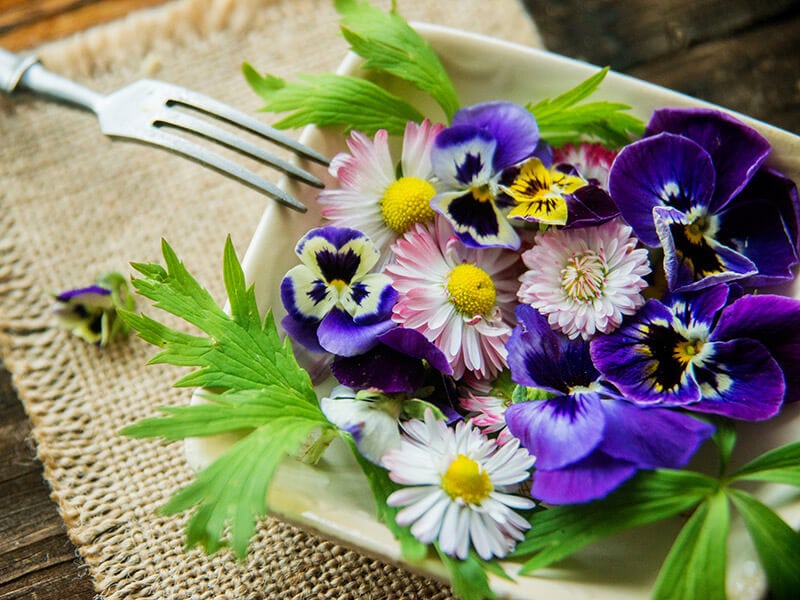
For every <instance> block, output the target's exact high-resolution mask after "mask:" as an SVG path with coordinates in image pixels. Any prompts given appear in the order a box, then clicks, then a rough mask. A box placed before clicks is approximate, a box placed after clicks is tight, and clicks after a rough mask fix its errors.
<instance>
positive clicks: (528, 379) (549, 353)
mask: <svg viewBox="0 0 800 600" xmlns="http://www.w3.org/2000/svg"><path fill="white" fill-rule="evenodd" d="M515 312H516V315H517V319H518V320H519V323H520V324H519V325H518V326H517V327H515V328H514V331H513V333H512V334H511V337H510V338H509V340H508V342H506V349H507V350H508V366H509V368H510V369H511V378H512V379H513V380H514V382H515V383H518V384H520V385H525V386H528V387H536V388H542V389H545V390H547V391H550V392H555V393H562V394H563V393H566V392H567V391H568V387H567V385H566V384H565V383H564V379H563V377H561V373H560V371H559V368H560V367H561V364H562V363H563V361H562V360H561V356H560V354H561V352H560V349H559V347H558V342H557V341H556V336H555V333H554V332H553V330H552V329H551V328H550V325H549V324H548V323H547V319H545V318H544V317H543V316H542V315H541V314H540V313H539V311H537V310H536V309H534V308H531V307H530V306H528V305H527V304H521V305H519V306H518V307H517V309H516V311H515Z"/></svg>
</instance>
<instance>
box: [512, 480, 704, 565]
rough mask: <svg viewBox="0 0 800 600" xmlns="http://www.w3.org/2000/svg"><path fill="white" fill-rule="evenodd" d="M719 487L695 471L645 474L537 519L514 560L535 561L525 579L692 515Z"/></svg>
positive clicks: (534, 517) (533, 519)
mask: <svg viewBox="0 0 800 600" xmlns="http://www.w3.org/2000/svg"><path fill="white" fill-rule="evenodd" d="M716 486H717V481H716V480H714V479H711V478H710V477H707V476H705V475H702V474H700V473H694V472H692V471H676V470H668V469H661V470H657V471H643V472H641V473H639V474H638V475H636V477H634V478H633V479H632V480H631V481H629V482H627V483H625V484H624V485H623V486H621V487H620V488H619V489H618V490H616V491H615V492H613V493H612V494H610V495H609V496H607V497H606V498H604V499H602V500H596V501H594V502H591V503H588V504H565V505H561V506H556V507H553V508H548V509H547V510H543V511H540V512H536V513H533V514H532V515H531V517H530V523H531V528H530V530H528V533H527V535H526V537H525V540H523V541H522V542H520V544H519V545H518V546H517V548H516V549H515V550H514V552H512V553H511V556H513V557H516V558H524V557H527V556H531V555H533V556H532V558H530V559H529V560H527V562H525V564H523V566H522V568H521V569H520V573H521V574H524V573H530V572H533V571H535V570H537V569H541V568H543V567H546V566H548V565H550V564H552V563H554V562H556V561H558V560H561V559H563V558H566V557H567V556H569V555H571V554H572V553H573V552H575V551H576V550H579V549H580V548H583V547H584V546H586V545H588V544H590V543H592V542H595V541H598V540H600V539H603V538H605V537H608V536H610V535H613V534H616V533H619V532H621V531H624V530H626V529H630V528H633V527H638V526H640V525H644V524H647V523H652V522H655V521H660V520H662V519H666V518H668V517H671V516H674V515H676V514H678V513H681V512H684V511H686V510H690V509H691V508H692V507H694V506H695V505H697V504H698V503H699V502H700V501H702V499H703V498H704V497H706V496H707V495H708V494H710V493H712V492H713V490H715V489H716Z"/></svg>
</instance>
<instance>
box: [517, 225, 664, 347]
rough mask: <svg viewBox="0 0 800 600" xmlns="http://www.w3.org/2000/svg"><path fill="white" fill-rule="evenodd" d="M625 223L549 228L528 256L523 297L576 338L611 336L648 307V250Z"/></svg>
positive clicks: (552, 324) (526, 252)
mask: <svg viewBox="0 0 800 600" xmlns="http://www.w3.org/2000/svg"><path fill="white" fill-rule="evenodd" d="M636 244H637V240H636V238H635V237H633V236H632V229H631V228H630V227H629V226H628V225H625V224H624V223H622V222H621V221H619V220H613V221H608V222H607V223H603V224H602V225H598V226H595V227H584V228H579V229H554V228H551V229H548V230H547V231H545V232H544V233H540V234H538V235H537V236H536V239H535V241H534V245H533V247H532V248H531V249H530V250H527V251H525V252H524V253H523V254H522V260H523V262H524V263H525V266H526V267H528V271H526V272H525V273H523V275H522V276H521V277H520V278H519V280H520V281H521V282H522V285H521V287H520V289H519V292H518V294H517V295H518V297H519V300H520V301H521V302H523V303H524V304H530V305H531V306H533V307H534V308H535V309H537V310H538V311H539V312H540V313H542V314H543V315H544V316H546V317H547V320H548V322H549V323H550V326H551V327H552V328H553V329H555V330H558V331H562V332H563V333H565V334H566V335H567V336H568V337H570V338H572V339H574V338H577V337H578V336H581V337H583V338H584V339H589V338H590V337H592V336H593V335H594V334H596V333H609V332H611V331H613V330H614V329H616V328H617V327H619V326H620V324H621V323H622V319H623V317H624V316H625V315H631V314H633V313H634V312H636V310H637V309H638V308H639V307H640V306H642V304H644V298H643V296H642V294H641V292H642V290H643V289H644V288H645V287H647V282H646V281H645V280H644V277H645V276H646V275H648V274H649V273H650V262H649V260H648V257H647V250H646V249H644V248H637V247H636Z"/></svg>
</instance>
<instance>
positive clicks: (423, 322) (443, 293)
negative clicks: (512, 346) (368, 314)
mask: <svg viewBox="0 0 800 600" xmlns="http://www.w3.org/2000/svg"><path fill="white" fill-rule="evenodd" d="M392 251H393V252H394V256H395V258H394V261H393V262H391V263H389V265H387V267H386V273H387V274H389V275H390V276H391V277H392V282H393V283H392V285H393V286H394V288H395V289H396V290H397V291H398V292H399V299H398V302H397V304H395V307H394V309H393V316H392V319H393V320H394V321H395V322H397V323H399V324H401V325H402V326H403V327H407V328H409V329H416V330H417V331H419V332H420V333H422V334H423V335H424V336H425V337H426V338H428V339H429V340H430V341H431V342H433V343H434V344H435V345H436V347H437V348H439V350H441V351H442V352H443V353H444V355H445V357H446V358H447V360H448V362H449V363H450V365H451V366H452V367H453V376H454V377H455V378H456V379H460V378H461V377H462V376H463V375H464V373H465V372H470V373H472V374H473V375H475V376H476V377H478V378H480V379H487V378H490V377H494V376H495V375H496V374H497V373H498V372H499V371H501V370H502V369H503V368H505V366H506V351H505V347H504V346H505V342H506V340H507V339H508V337H509V335H510V334H511V329H512V327H511V324H513V323H514V322H515V321H514V315H513V311H514V306H515V303H516V298H515V292H516V288H517V280H516V278H517V274H518V273H519V270H520V269H519V256H518V254H517V253H516V252H512V251H509V250H504V249H500V248H482V249H477V248H468V247H467V246H465V245H464V244H462V243H461V242H460V241H459V240H458V238H457V237H456V236H455V234H454V233H453V230H452V228H451V227H450V225H449V224H448V223H447V221H445V220H444V219H443V218H437V219H436V220H435V221H434V222H433V223H430V224H427V225H419V224H417V225H415V226H414V227H413V228H412V229H411V231H409V232H408V233H406V234H405V235H404V236H403V237H402V238H400V239H398V240H397V242H395V244H394V245H393V246H392Z"/></svg>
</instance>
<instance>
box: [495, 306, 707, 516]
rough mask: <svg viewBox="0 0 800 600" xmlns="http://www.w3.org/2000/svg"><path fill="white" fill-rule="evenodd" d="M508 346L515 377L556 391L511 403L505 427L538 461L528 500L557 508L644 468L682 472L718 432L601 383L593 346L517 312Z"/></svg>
mask: <svg viewBox="0 0 800 600" xmlns="http://www.w3.org/2000/svg"><path fill="white" fill-rule="evenodd" d="M516 312H517V318H518V319H519V326H518V327H516V328H515V330H514V333H513V334H512V335H511V338H510V339H509V341H508V344H507V348H508V363H509V367H510V368H511V376H512V379H513V380H514V381H515V382H516V383H518V384H520V385H523V386H528V387H535V388H539V389H542V390H545V391H547V392H550V393H551V394H553V397H552V398H551V399H548V400H531V401H527V402H518V403H515V404H512V405H511V406H509V407H508V408H507V409H506V412H505V419H506V423H507V425H508V430H509V431H510V432H511V433H512V434H513V435H514V436H515V437H517V438H519V440H520V442H521V443H522V445H523V446H524V447H525V448H526V449H527V450H528V451H529V452H530V453H531V454H532V455H534V456H536V472H535V473H534V476H533V485H532V488H531V495H532V496H533V497H534V498H539V499H540V500H542V501H544V502H548V503H553V504H564V503H579V502H588V501H591V500H595V499H598V498H602V497H604V496H606V495H607V494H609V493H610V492H611V491H613V490H614V489H616V488H617V487H618V486H619V485H621V484H622V483H623V482H624V481H626V480H627V479H629V478H630V477H632V476H633V475H634V474H635V473H636V471H637V470H640V469H656V468H680V467H682V466H683V465H685V464H686V463H687V462H688V460H689V459H690V458H691V456H692V455H693V454H694V452H695V451H696V450H697V449H698V448H699V447H700V445H701V444H702V443H703V442H704V441H705V440H706V439H708V438H709V437H710V436H711V434H712V433H713V431H714V429H713V427H712V426H711V425H709V424H707V423H704V422H702V421H699V420H697V419H695V418H693V417H691V416H689V415H687V414H684V413H682V412H679V411H676V410H671V409H666V408H643V407H640V406H637V405H636V404H633V403H632V402H629V401H628V400H626V399H625V398H624V397H623V396H622V395H620V394H619V392H618V391H617V390H615V389H613V388H611V387H610V386H607V385H605V384H604V383H602V382H601V380H600V373H598V371H597V370H596V369H595V367H594V365H593V364H592V359H591V357H590V355H589V344H588V343H587V342H586V341H585V340H582V339H581V338H577V339H573V340H570V339H568V338H567V337H566V336H563V335H561V334H558V333H556V332H555V331H553V330H552V329H551V328H550V326H549V325H548V323H547V319H545V318H544V317H543V316H542V315H541V314H539V313H538V312H537V311H536V310H535V309H533V308H531V307H530V306H526V305H521V306H519V307H518V308H517V311H516Z"/></svg>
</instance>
